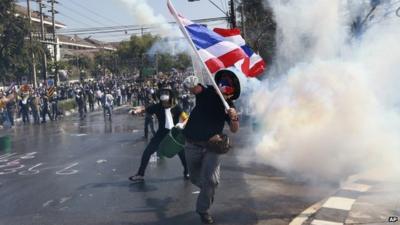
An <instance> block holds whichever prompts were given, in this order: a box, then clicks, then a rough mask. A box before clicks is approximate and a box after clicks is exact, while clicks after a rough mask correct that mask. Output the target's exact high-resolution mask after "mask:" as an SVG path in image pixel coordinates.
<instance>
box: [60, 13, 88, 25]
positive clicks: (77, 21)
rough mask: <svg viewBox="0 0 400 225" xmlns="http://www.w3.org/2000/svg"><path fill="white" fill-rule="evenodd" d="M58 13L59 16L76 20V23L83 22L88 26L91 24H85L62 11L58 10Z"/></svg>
mask: <svg viewBox="0 0 400 225" xmlns="http://www.w3.org/2000/svg"><path fill="white" fill-rule="evenodd" d="M58 14H59V15H60V16H63V17H66V18H68V19H70V20H72V21H74V22H76V23H77V24H84V25H86V26H88V27H90V26H91V25H89V24H87V23H85V22H82V21H79V20H77V19H75V18H74V17H71V16H68V15H67V14H64V13H62V12H58Z"/></svg>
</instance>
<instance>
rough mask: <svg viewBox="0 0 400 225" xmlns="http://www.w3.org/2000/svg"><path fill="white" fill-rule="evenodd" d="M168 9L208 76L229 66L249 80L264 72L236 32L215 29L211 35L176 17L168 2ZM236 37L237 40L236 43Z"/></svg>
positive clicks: (260, 64)
mask: <svg viewBox="0 0 400 225" xmlns="http://www.w3.org/2000/svg"><path fill="white" fill-rule="evenodd" d="M168 8H169V10H170V12H171V13H172V14H173V15H174V16H175V18H177V22H178V23H180V28H181V30H182V32H183V33H184V34H187V35H185V36H188V38H190V39H191V42H192V43H193V44H194V47H195V48H196V50H197V52H198V53H199V55H200V58H201V60H202V61H203V62H204V63H205V65H206V66H207V68H208V69H209V71H210V72H211V73H213V74H214V73H216V72H218V71H219V70H221V69H224V68H228V67H231V66H236V67H239V69H240V70H241V71H242V72H243V73H244V74H245V75H246V76H249V77H255V76H258V75H260V74H261V73H262V72H263V71H264V67H265V63H264V61H263V60H262V59H261V57H259V56H258V58H257V55H256V54H254V52H253V51H252V50H251V49H250V48H249V47H248V46H246V45H245V42H244V39H243V38H242V37H241V36H240V31H239V30H238V29H233V30H230V31H231V32H228V31H229V30H224V29H217V30H216V31H217V32H215V31H212V30H209V29H208V28H207V27H205V26H204V25H201V24H196V23H193V22H192V21H190V20H188V19H186V18H185V17H183V16H181V15H179V14H178V13H177V12H176V10H175V9H174V7H173V6H172V4H171V2H170V1H168ZM183 29H184V30H183ZM218 32H221V33H218ZM237 32H239V33H237ZM228 33H229V34H228ZM239 37H240V38H241V40H240V41H237V40H239ZM260 59H261V61H260Z"/></svg>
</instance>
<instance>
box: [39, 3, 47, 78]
mask: <svg viewBox="0 0 400 225" xmlns="http://www.w3.org/2000/svg"><path fill="white" fill-rule="evenodd" d="M38 3H39V14H40V34H41V39H42V41H46V34H45V33H44V21H43V8H45V7H46V6H45V5H44V4H43V3H42V0H38ZM43 45H44V46H45V48H47V44H45V43H43ZM42 75H43V80H44V81H45V82H46V80H47V56H46V52H45V53H44V54H43V62H42Z"/></svg>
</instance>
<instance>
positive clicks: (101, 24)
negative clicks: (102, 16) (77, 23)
mask: <svg viewBox="0 0 400 225" xmlns="http://www.w3.org/2000/svg"><path fill="white" fill-rule="evenodd" d="M59 6H61V7H62V8H64V9H67V10H68V11H71V12H73V13H74V14H75V15H78V16H80V17H82V18H86V19H87V20H90V21H92V22H93V23H96V24H99V25H100V26H107V25H105V24H103V23H100V22H99V21H96V20H94V19H92V18H90V17H88V16H86V15H84V14H81V13H79V12H77V11H76V10H74V9H71V8H69V7H67V6H65V5H64V4H62V3H59Z"/></svg>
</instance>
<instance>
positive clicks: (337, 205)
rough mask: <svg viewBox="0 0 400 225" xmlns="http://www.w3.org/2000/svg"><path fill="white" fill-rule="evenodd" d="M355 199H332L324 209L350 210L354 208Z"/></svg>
mask: <svg viewBox="0 0 400 225" xmlns="http://www.w3.org/2000/svg"><path fill="white" fill-rule="evenodd" d="M355 201H356V200H355V199H351V198H342V197H330V198H329V199H328V200H327V201H326V202H325V203H324V204H323V205H322V207H323V208H331V209H340V210H347V211H348V210H350V209H351V207H352V206H353V204H354V202H355Z"/></svg>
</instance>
